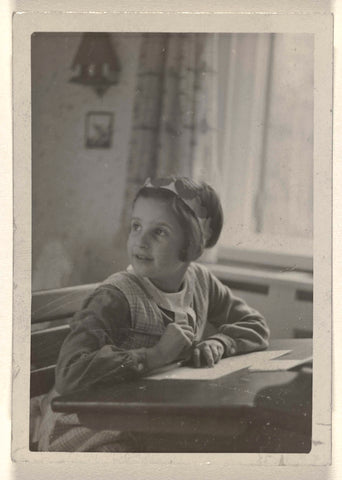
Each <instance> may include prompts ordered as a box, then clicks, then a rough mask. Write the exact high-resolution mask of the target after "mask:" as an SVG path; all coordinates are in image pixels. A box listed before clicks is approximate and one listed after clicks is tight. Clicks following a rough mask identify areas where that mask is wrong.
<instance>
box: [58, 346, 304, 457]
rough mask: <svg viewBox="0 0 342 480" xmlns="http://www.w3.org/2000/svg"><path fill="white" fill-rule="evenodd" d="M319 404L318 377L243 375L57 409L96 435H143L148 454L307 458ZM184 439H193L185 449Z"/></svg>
mask: <svg viewBox="0 0 342 480" xmlns="http://www.w3.org/2000/svg"><path fill="white" fill-rule="evenodd" d="M270 349H272V350H292V352H291V353H290V354H288V355H287V356H286V358H287V359H301V358H306V357H308V356H310V355H311V354H312V340H311V339H296V340H292V339H291V340H273V341H272V342H271V345H270ZM284 358H285V357H284ZM311 399H312V375H311V374H310V372H309V373H308V372H307V371H306V372H304V371H303V370H302V369H298V370H297V371H282V372H250V371H248V369H243V370H240V371H238V372H235V373H233V374H230V375H227V376H225V377H221V378H220V379H216V380H212V381H200V380H196V381H193V380H190V381H189V380H177V381H176V380H159V381H157V380H151V379H143V378H142V379H139V380H136V381H132V382H127V383H123V384H119V385H115V386H113V387H106V388H105V389H104V388H103V387H102V388H99V389H97V390H95V389H93V390H92V391H87V392H84V391H83V392H75V393H74V394H70V395H65V396H61V397H57V398H55V399H54V401H53V404H52V408H53V409H54V410H55V411H61V412H66V413H71V412H76V413H77V414H78V416H79V419H80V421H81V422H82V423H83V424H85V425H87V426H89V427H92V428H106V429H108V428H113V429H115V430H120V431H129V432H141V434H144V435H147V436H148V438H149V439H150V447H148V451H215V452H221V451H222V452H269V453H272V452H284V453H285V452H287V453H289V452H293V453H294V452H296V453H304V452H305V453H307V452H309V451H310V449H311V411H312V408H311V406H312V402H311ZM180 436H182V437H183V438H188V441H187V442H186V445H185V446H184V445H183V446H181V445H180V443H181V441H180ZM172 437H173V438H175V442H174V443H172V442H170V438H172ZM176 439H177V440H176ZM190 439H191V440H190ZM204 439H205V442H204V443H203V440H204ZM163 442H164V443H163ZM170 443H171V445H170ZM163 445H164V446H163ZM165 445H166V446H165ZM172 445H174V447H172ZM165 448H166V450H165Z"/></svg>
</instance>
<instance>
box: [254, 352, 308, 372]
mask: <svg viewBox="0 0 342 480" xmlns="http://www.w3.org/2000/svg"><path fill="white" fill-rule="evenodd" d="M310 361H312V356H310V357H307V358H303V359H300V360H282V359H280V360H271V361H266V362H265V361H262V362H260V363H259V362H257V363H255V364H254V365H251V366H250V367H249V370H250V371H251V372H276V371H283V370H290V369H291V368H295V367H298V366H299V365H303V364H305V363H308V362H310Z"/></svg>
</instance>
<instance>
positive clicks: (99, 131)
mask: <svg viewBox="0 0 342 480" xmlns="http://www.w3.org/2000/svg"><path fill="white" fill-rule="evenodd" d="M113 124H114V114H113V113H111V112H98V111H96V112H88V113H87V115H86V119H85V146H86V148H93V149H96V148H110V147H111V146H112V137H113Z"/></svg>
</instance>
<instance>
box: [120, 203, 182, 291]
mask: <svg viewBox="0 0 342 480" xmlns="http://www.w3.org/2000/svg"><path fill="white" fill-rule="evenodd" d="M184 240H185V239H184V233H183V230H182V228H181V226H180V225H179V222H178V220H177V217H176V215H175V214H174V213H173V211H172V210H171V208H170V206H169V205H168V204H167V203H166V202H163V201H162V200H160V199H155V198H145V197H138V199H137V200H136V202H135V204H134V208H133V212H132V220H131V231H130V234H129V237H128V244H127V248H128V255H129V258H130V262H131V264H132V266H133V268H134V271H135V272H136V273H137V274H138V275H141V276H144V277H148V278H149V279H150V280H151V282H152V283H153V284H154V285H155V286H156V287H158V288H159V289H161V290H164V291H165V292H176V291H178V290H179V288H180V286H181V283H182V281H183V277H184V274H185V272H186V269H187V267H188V263H186V262H182V261H181V260H179V254H180V251H181V249H182V246H183V245H184Z"/></svg>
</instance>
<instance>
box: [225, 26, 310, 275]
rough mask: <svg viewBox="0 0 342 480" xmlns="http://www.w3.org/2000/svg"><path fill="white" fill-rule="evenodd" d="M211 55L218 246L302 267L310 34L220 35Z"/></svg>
mask: <svg viewBox="0 0 342 480" xmlns="http://www.w3.org/2000/svg"><path fill="white" fill-rule="evenodd" d="M219 60H220V68H219V95H220V99H221V101H220V103H219V112H218V116H219V122H218V124H219V132H218V133H219V142H218V147H219V158H220V160H221V162H222V175H223V183H224V188H223V189H222V197H223V204H224V210H225V217H226V221H225V227H224V231H223V235H222V240H221V245H223V246H225V247H227V248H226V253H228V256H230V257H231V258H232V259H237V260H240V259H244V258H246V259H247V260H248V261H257V260H256V259H257V256H256V255H255V254H254V253H255V252H256V253H258V252H264V253H266V254H268V253H274V254H281V255H284V254H292V255H293V254H295V255H296V256H297V257H298V258H299V257H301V258H304V257H306V259H307V261H306V260H305V261H304V263H305V264H306V266H308V265H309V264H310V262H311V260H310V255H312V222H313V211H312V209H313V200H312V195H313V193H312V192H313V37H312V36H311V35H303V34H301V35H292V34H229V35H222V36H221V37H220V41H219ZM253 252H254V253H253ZM260 258H261V257H260ZM265 258H266V257H265V256H263V257H262V261H264V260H265ZM298 258H297V260H298ZM276 261H278V260H276Z"/></svg>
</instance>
